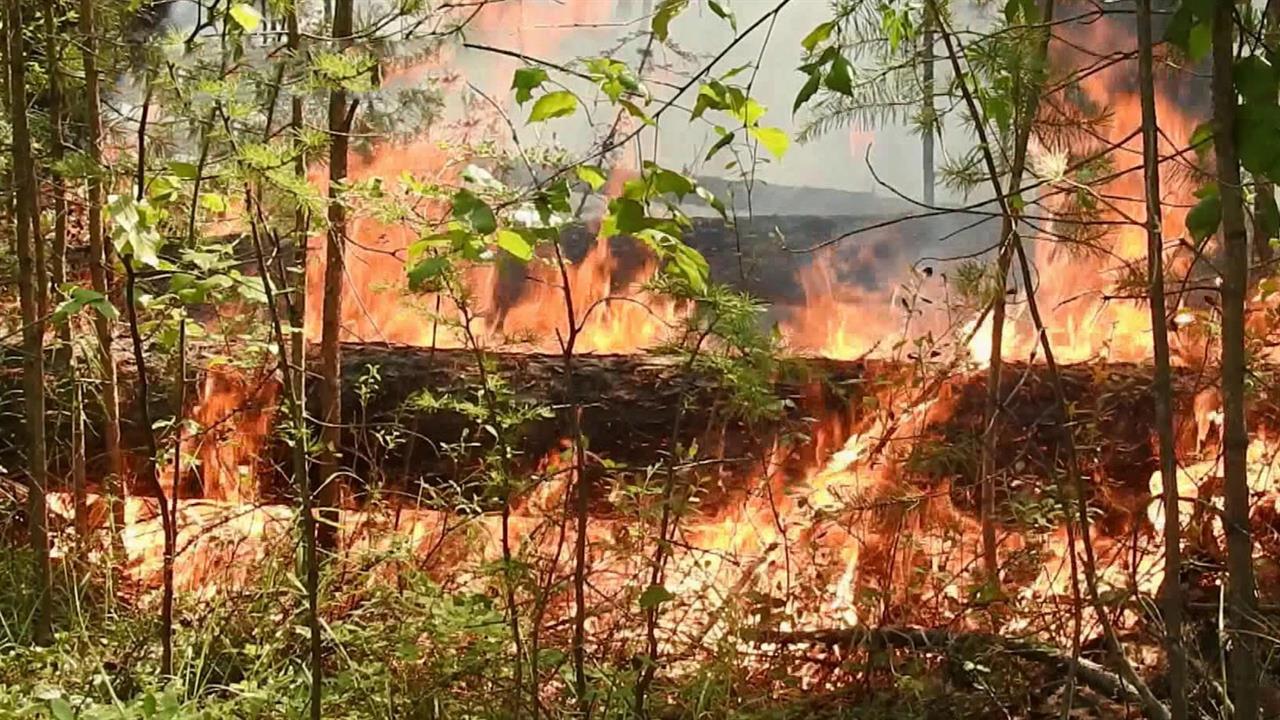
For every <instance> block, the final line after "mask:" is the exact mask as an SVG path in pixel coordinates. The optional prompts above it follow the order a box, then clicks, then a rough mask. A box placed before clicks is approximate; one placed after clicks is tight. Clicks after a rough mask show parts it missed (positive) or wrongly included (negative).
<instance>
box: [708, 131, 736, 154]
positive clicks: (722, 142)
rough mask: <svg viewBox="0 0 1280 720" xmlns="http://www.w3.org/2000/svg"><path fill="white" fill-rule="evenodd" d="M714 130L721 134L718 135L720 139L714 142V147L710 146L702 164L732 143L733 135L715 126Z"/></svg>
mask: <svg viewBox="0 0 1280 720" xmlns="http://www.w3.org/2000/svg"><path fill="white" fill-rule="evenodd" d="M716 130H717V131H719V132H720V133H721V134H720V139H719V140H717V141H716V144H715V145H712V146H711V149H710V150H708V151H707V156H706V157H705V158H703V161H704V162H705V161H706V160H710V159H711V156H713V155H715V154H716V153H718V152H720V151H721V150H722V149H724V148H725V147H728V145H729V143H731V142H733V136H734V133H731V132H728V131H727V130H725V129H724V128H722V127H719V126H717V127H716Z"/></svg>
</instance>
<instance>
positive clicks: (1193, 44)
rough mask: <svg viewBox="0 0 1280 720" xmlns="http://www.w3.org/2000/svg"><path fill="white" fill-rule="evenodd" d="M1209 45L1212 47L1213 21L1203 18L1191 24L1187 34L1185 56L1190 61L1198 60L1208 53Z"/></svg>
mask: <svg viewBox="0 0 1280 720" xmlns="http://www.w3.org/2000/svg"><path fill="white" fill-rule="evenodd" d="M1211 47H1213V23H1212V22H1210V21H1208V20H1204V21H1201V22H1198V23H1196V24H1195V25H1192V26H1191V31H1190V33H1189V34H1188V35H1187V57H1188V58H1190V59H1191V61H1192V62H1199V61H1200V60H1203V59H1204V57H1205V56H1206V55H1208V54H1209V48H1211Z"/></svg>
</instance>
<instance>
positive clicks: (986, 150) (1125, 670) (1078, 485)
mask: <svg viewBox="0 0 1280 720" xmlns="http://www.w3.org/2000/svg"><path fill="white" fill-rule="evenodd" d="M1046 2H1052V0H1046ZM1045 16H1046V17H1050V14H1049V13H1046V15H1045ZM940 30H941V31H942V42H943V43H944V44H945V46H946V48H947V56H948V58H949V59H950V62H951V67H952V70H953V71H954V72H955V74H956V77H961V78H963V77H964V70H963V68H962V67H961V65H960V57H961V55H960V53H959V51H958V50H957V47H956V45H957V43H956V42H954V41H953V38H952V35H951V33H950V32H948V31H947V29H946V28H945V26H943V27H940ZM1046 42H1047V41H1046ZM959 87H960V93H961V95H962V96H963V99H964V103H965V105H966V106H967V108H968V110H969V114H970V116H971V117H972V118H973V123H974V129H975V132H976V133H977V135H978V147H979V149H980V150H981V153H982V159H983V162H984V164H985V165H986V170H987V176H988V177H989V178H990V181H991V184H992V187H993V189H994V190H995V194H996V198H997V199H998V201H999V204H1000V209H1001V213H1002V214H1003V215H1004V216H1005V217H1009V218H1011V217H1013V211H1012V210H1011V208H1010V202H1009V201H1008V200H1007V199H1006V197H1005V196H1004V194H1003V193H1002V192H1001V190H1000V180H999V170H998V169H997V166H996V161H995V156H994V155H993V154H992V145H991V143H990V141H989V140H988V134H987V130H986V118H985V117H984V116H983V114H982V111H981V109H980V108H979V107H978V103H977V101H976V100H975V99H974V96H973V92H972V91H970V89H969V86H968V84H967V83H965V82H961V83H960V84H959ZM1009 241H1010V245H1011V246H1012V249H1013V252H1014V253H1015V254H1016V255H1017V259H1018V265H1019V270H1020V271H1021V275H1022V281H1023V283H1024V285H1025V286H1026V287H1027V309H1028V310H1029V311H1030V313H1031V318H1032V321H1033V323H1034V324H1035V329H1036V334H1037V336H1038V338H1039V344H1040V347H1041V349H1042V350H1043V351H1044V359H1045V364H1046V365H1047V366H1048V370H1049V377H1050V381H1051V384H1052V386H1053V391H1054V399H1055V401H1056V404H1057V409H1058V412H1059V413H1060V414H1061V417H1060V418H1058V422H1059V423H1060V424H1061V427H1062V430H1063V440H1064V443H1063V444H1064V446H1065V455H1066V465H1067V473H1068V476H1069V477H1070V481H1071V485H1070V489H1071V491H1073V492H1074V493H1075V496H1076V497H1075V501H1076V509H1077V513H1078V522H1079V524H1080V536H1081V543H1082V544H1083V546H1084V552H1085V563H1084V575H1085V585H1086V587H1087V589H1088V591H1089V599H1090V602H1091V604H1092V605H1093V608H1094V611H1095V612H1096V613H1097V616H1098V621H1099V623H1100V624H1101V625H1102V634H1103V639H1104V641H1105V642H1106V645H1107V649H1108V650H1110V651H1111V653H1112V655H1114V656H1115V660H1116V663H1117V664H1118V666H1119V667H1118V672H1119V674H1120V676H1121V677H1122V678H1124V680H1125V681H1126V682H1128V683H1129V684H1130V685H1132V686H1133V687H1134V689H1135V690H1136V691H1137V692H1138V694H1139V696H1140V697H1141V698H1142V703H1143V709H1144V710H1145V711H1146V714H1147V716H1148V717H1150V718H1152V720H1166V718H1168V717H1169V711H1168V708H1166V707H1164V705H1163V704H1162V703H1161V702H1160V701H1159V700H1158V699H1157V698H1156V697H1155V695H1154V694H1153V693H1152V692H1151V689H1150V688H1149V687H1148V686H1147V685H1146V683H1145V682H1143V680H1142V678H1141V677H1139V676H1138V674H1137V672H1136V671H1135V670H1134V669H1133V665H1132V664H1130V662H1129V659H1128V658H1127V657H1126V656H1125V654H1124V648H1123V647H1122V646H1121V645H1120V641H1119V640H1118V639H1117V637H1116V634H1115V628H1114V627H1113V626H1112V624H1111V620H1110V616H1109V615H1108V614H1107V610H1108V608H1107V607H1106V606H1105V605H1104V604H1103V603H1102V600H1101V597H1100V595H1099V592H1098V578H1097V562H1096V557H1095V555H1094V551H1093V543H1092V541H1091V540H1090V538H1089V525H1090V523H1089V505H1088V499H1087V497H1086V494H1085V493H1086V490H1085V487H1084V478H1083V476H1082V475H1081V469H1080V462H1079V459H1078V457H1077V455H1076V445H1075V437H1074V435H1073V431H1072V427H1073V425H1072V418H1071V406H1070V404H1069V402H1068V399H1067V397H1066V392H1065V390H1064V388H1063V384H1062V375H1061V373H1060V371H1059V369H1058V364H1057V362H1056V361H1055V359H1054V355H1053V346H1052V344H1051V343H1050V341H1049V334H1048V329H1047V328H1046V327H1045V325H1044V321H1043V318H1042V317H1041V315H1040V310H1039V307H1038V305H1037V303H1036V294H1035V292H1034V287H1035V285H1034V280H1035V278H1034V274H1033V272H1032V270H1031V263H1030V262H1029V261H1028V259H1027V254H1026V250H1025V249H1024V248H1023V245H1022V239H1021V238H1020V237H1019V236H1018V235H1017V234H1016V233H1013V234H1011V235H1010V239H1009ZM1073 546H1074V543H1073ZM1074 557H1075V555H1074V551H1073V553H1072V558H1073V562H1074ZM1072 587H1073V588H1074V587H1075V583H1074V582H1073V583H1072ZM1076 649H1078V648H1073V650H1076ZM1072 672H1075V671H1074V670H1073V671H1072ZM1073 682H1074V676H1072V677H1071V679H1070V680H1069V683H1068V684H1071V683H1073Z"/></svg>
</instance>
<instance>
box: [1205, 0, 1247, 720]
mask: <svg viewBox="0 0 1280 720" xmlns="http://www.w3.org/2000/svg"><path fill="white" fill-rule="evenodd" d="M1233 10H1234V3H1232V2H1230V1H1229V0H1217V3H1216V4H1215V6H1214V16H1213V131H1214V134H1213V135H1214V136H1213V143H1214V154H1215V155H1216V159H1217V171H1218V173H1217V174H1218V188H1219V193H1221V201H1222V244H1223V261H1222V266H1223V277H1222V294H1221V297H1222V412H1223V496H1224V500H1225V508H1224V510H1225V511H1224V515H1223V525H1224V527H1225V530H1226V534H1227V570H1228V575H1229V577H1228V592H1227V595H1228V602H1227V608H1228V612H1227V629H1228V632H1229V634H1230V642H1231V650H1230V658H1229V665H1230V669H1229V679H1230V688H1231V700H1232V703H1233V704H1234V706H1235V715H1234V717H1235V718H1236V720H1254V719H1255V718H1257V717H1258V660H1257V656H1256V647H1255V645H1256V643H1255V641H1254V638H1253V636H1252V633H1253V632H1254V631H1255V629H1254V627H1253V616H1254V613H1255V612H1256V609H1257V608H1256V606H1257V598H1256V596H1255V587H1254V578H1253V535H1252V532H1251V529H1250V523H1249V485H1248V470H1247V468H1246V461H1247V458H1246V455H1247V451H1248V446H1249V434H1248V429H1247V428H1246V426H1245V394H1244V393H1245V374H1246V372H1247V368H1246V359H1245V301H1246V299H1247V294H1248V282H1249V238H1248V235H1247V233H1246V230H1245V216H1244V198H1243V193H1242V191H1241V184H1240V183H1241V180H1240V161H1239V155H1238V153H1237V150H1236V146H1235V137H1234V132H1235V122H1236V120H1235V115H1236V89H1235V84H1234V82H1233V81H1232V66H1233V47H1232V36H1233V33H1232V22H1233V14H1234V13H1233Z"/></svg>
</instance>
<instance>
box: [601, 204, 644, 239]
mask: <svg viewBox="0 0 1280 720" xmlns="http://www.w3.org/2000/svg"><path fill="white" fill-rule="evenodd" d="M609 205H610V209H611V210H612V213H611V214H612V215H613V218H614V227H616V228H617V230H618V232H620V233H627V234H629V233H634V232H637V231H639V230H643V229H644V228H645V213H644V206H643V205H641V204H640V203H639V202H638V201H636V200H632V199H630V198H617V199H615V200H614V201H613V202H611V203H609Z"/></svg>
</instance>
